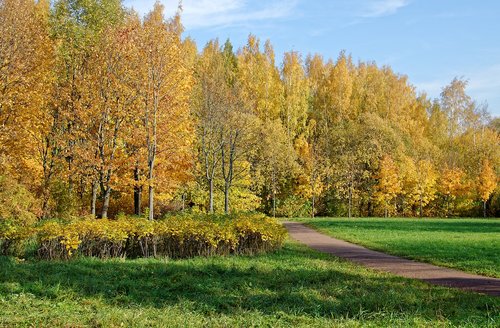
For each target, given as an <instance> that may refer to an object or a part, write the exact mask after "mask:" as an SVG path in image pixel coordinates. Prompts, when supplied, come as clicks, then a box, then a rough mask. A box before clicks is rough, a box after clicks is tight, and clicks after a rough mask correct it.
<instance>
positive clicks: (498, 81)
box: [415, 64, 500, 116]
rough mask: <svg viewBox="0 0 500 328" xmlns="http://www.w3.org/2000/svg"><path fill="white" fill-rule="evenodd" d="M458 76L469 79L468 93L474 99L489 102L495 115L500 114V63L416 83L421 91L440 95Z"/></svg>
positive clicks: (433, 95) (436, 95)
mask: <svg viewBox="0 0 500 328" xmlns="http://www.w3.org/2000/svg"><path fill="white" fill-rule="evenodd" d="M456 76H458V77H463V78H465V79H467V80H468V82H469V83H468V86H467V93H468V94H470V95H471V96H472V98H473V99H475V100H477V101H478V102H479V103H482V102H485V101H486V102H488V103H489V104H490V110H491V112H492V113H493V114H494V115H497V116H499V115H500V94H499V90H500V64H495V65H491V66H489V67H486V68H483V69H479V70H474V71H469V72H450V73H449V74H446V77H444V78H439V79H435V80H430V81H424V82H420V83H415V85H416V87H417V89H418V90H419V91H425V92H426V93H427V94H428V95H429V96H431V97H439V94H440V93H441V91H442V89H443V87H445V86H446V85H448V84H449V83H450V82H451V80H452V79H453V78H454V77H456Z"/></svg>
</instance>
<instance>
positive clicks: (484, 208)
mask: <svg viewBox="0 0 500 328" xmlns="http://www.w3.org/2000/svg"><path fill="white" fill-rule="evenodd" d="M483 217H486V201H483Z"/></svg>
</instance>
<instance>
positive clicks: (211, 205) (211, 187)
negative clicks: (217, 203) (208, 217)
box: [208, 179, 214, 213]
mask: <svg viewBox="0 0 500 328" xmlns="http://www.w3.org/2000/svg"><path fill="white" fill-rule="evenodd" d="M208 185H209V188H208V199H209V200H208V211H209V212H210V213H213V212H214V179H210V181H209V182H208Z"/></svg>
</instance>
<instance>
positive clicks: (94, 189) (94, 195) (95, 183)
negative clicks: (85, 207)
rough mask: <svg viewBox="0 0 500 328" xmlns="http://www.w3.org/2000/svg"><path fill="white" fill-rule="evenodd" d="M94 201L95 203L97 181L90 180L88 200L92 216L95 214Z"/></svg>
mask: <svg viewBox="0 0 500 328" xmlns="http://www.w3.org/2000/svg"><path fill="white" fill-rule="evenodd" d="M96 203H97V182H96V181H93V182H92V199H91V201H90V214H92V216H93V217H95V215H96Z"/></svg>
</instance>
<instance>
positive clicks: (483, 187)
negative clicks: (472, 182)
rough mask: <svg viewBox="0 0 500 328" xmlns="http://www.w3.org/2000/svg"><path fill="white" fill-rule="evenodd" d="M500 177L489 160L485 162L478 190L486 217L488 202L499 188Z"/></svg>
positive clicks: (480, 174)
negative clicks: (499, 180) (499, 179)
mask: <svg viewBox="0 0 500 328" xmlns="http://www.w3.org/2000/svg"><path fill="white" fill-rule="evenodd" d="M497 180H498V177H497V175H496V174H495V171H494V170H493V168H492V167H491V164H490V162H489V161H488V160H484V161H483V165H482V167H481V172H480V173H479V177H478V181H477V183H478V186H477V189H478V191H479V196H480V197H481V200H482V201H483V216H484V217H486V202H487V201H488V200H489V199H490V196H491V194H492V193H493V191H495V189H496V187H497Z"/></svg>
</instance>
